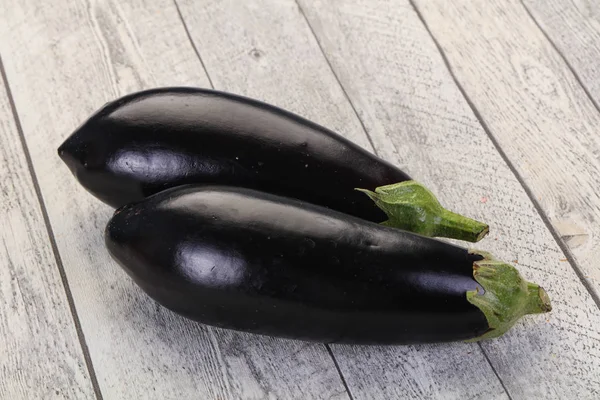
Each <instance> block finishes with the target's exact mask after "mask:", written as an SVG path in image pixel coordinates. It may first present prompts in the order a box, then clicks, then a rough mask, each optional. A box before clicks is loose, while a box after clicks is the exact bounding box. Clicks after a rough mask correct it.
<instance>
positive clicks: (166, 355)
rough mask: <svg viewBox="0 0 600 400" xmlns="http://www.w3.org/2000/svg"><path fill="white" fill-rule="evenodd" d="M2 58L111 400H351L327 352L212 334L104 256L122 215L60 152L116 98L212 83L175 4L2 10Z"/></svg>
mask: <svg viewBox="0 0 600 400" xmlns="http://www.w3.org/2000/svg"><path fill="white" fill-rule="evenodd" d="M0 53H1V54H2V55H3V57H4V61H5V66H6V71H7V75H8V79H9V81H10V84H11V87H12V90H13V93H14V98H15V102H16V107H17V110H18V113H19V116H20V118H21V120H22V124H23V130H24V133H25V136H26V141H27V144H28V147H29V149H30V152H31V158H32V160H33V164H34V169H35V171H36V174H37V175H38V177H39V182H40V186H41V191H42V194H43V197H44V202H45V204H46V206H47V209H48V214H49V218H50V221H51V224H52V229H53V230H54V232H55V235H56V241H57V245H58V248H59V250H60V253H61V256H62V259H63V261H64V265H65V270H66V274H67V277H68V282H69V285H70V288H71V290H72V293H73V297H74V300H75V304H76V309H77V311H78V314H79V316H80V320H81V324H82V328H83V331H84V334H85V338H86V341H87V343H88V345H89V349H90V354H91V358H92V361H93V364H94V367H95V370H96V372H97V376H98V381H99V385H100V388H101V391H102V393H103V396H104V398H105V399H111V400H112V399H127V400H130V399H161V400H162V399H206V400H212V399H215V400H216V399H228V400H229V399H238V398H240V399H257V400H262V399H292V398H293V399H321V398H326V399H340V400H341V399H347V398H348V395H347V393H346V391H345V389H344V387H343V384H342V381H341V379H340V377H339V374H338V372H337V370H336V368H335V365H334V363H333V361H332V359H331V357H330V356H329V354H328V352H327V350H326V349H325V347H324V346H321V345H317V344H306V343H301V342H294V341H285V340H276V339H270V338H264V337H259V336H253V335H248V334H241V333H236V332H231V331H223V330H219V329H211V328H207V327H204V326H202V325H199V324H195V323H192V322H189V321H187V320H184V319H183V318H181V317H178V316H176V315H174V314H172V313H171V312H169V311H166V310H165V309H163V308H161V307H159V306H158V305H156V304H155V303H154V302H151V301H150V300H149V299H148V298H147V297H146V296H145V295H144V294H143V293H142V292H141V290H139V289H138V288H137V287H135V286H134V284H133V283H132V282H131V280H130V279H129V278H128V277H127V276H126V274H125V273H124V272H123V271H122V270H121V269H120V268H119V267H118V266H117V264H116V263H114V262H113V261H111V260H110V258H109V256H108V254H107V252H106V250H105V248H104V243H103V237H102V235H103V230H104V226H105V223H106V221H107V220H108V219H109V217H110V215H111V212H112V211H111V210H110V209H109V208H108V207H107V206H104V205H101V203H100V202H99V201H98V200H96V199H94V198H93V197H92V196H91V195H89V194H88V193H86V192H85V190H84V189H82V188H81V187H80V186H79V185H78V184H77V183H76V181H75V179H74V178H73V177H72V176H71V175H70V173H69V172H68V170H67V168H66V167H65V166H64V165H62V163H61V161H60V159H59V158H58V156H57V154H56V148H57V147H58V146H59V144H60V143H61V142H62V141H63V140H64V139H65V138H66V137H67V135H68V134H70V132H71V131H72V130H73V129H75V128H76V127H77V126H78V125H79V124H80V123H81V122H82V121H83V120H84V119H85V118H87V116H89V115H90V113H92V112H93V111H94V110H96V109H97V108H99V107H100V106H101V105H102V104H103V103H104V102H106V101H109V100H112V99H114V98H115V97H117V96H120V95H122V94H125V93H126V92H130V91H134V90H139V89H142V88H148V87H151V86H166V85H196V86H207V85H208V80H207V78H206V76H205V74H204V72H203V69H202V66H201V64H200V62H199V60H198V59H197V57H196V55H195V53H194V51H193V49H192V47H191V45H190V43H189V41H188V39H187V36H186V34H185V30H184V28H183V26H182V24H181V22H180V20H179V17H178V14H177V11H176V8H175V6H174V3H172V2H171V1H142V0H131V1H127V2H122V1H117V0H115V1H108V0H107V1H93V0H92V1H90V2H87V1H83V0H79V1H58V2H40V1H35V0H24V1H20V2H12V1H0ZM7 140H8V139H7ZM10 140H13V141H16V137H13V138H11V139H10ZM15 207H17V206H15ZM23 211H24V212H28V210H27V208H23ZM15 229H19V228H15ZM20 229H22V228H20ZM35 254H37V253H31V254H30V255H29V256H28V257H31V260H32V262H30V263H28V264H29V265H28V267H29V268H33V267H37V268H39V264H40V262H36V259H35V258H34V256H35ZM60 294H61V295H62V292H60ZM67 339H69V338H67ZM67 339H65V340H67ZM0 387H1V385H0ZM71 390H74V389H71ZM33 398H38V397H33Z"/></svg>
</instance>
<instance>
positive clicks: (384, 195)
mask: <svg viewBox="0 0 600 400" xmlns="http://www.w3.org/2000/svg"><path fill="white" fill-rule="evenodd" d="M356 190H358V191H360V192H363V193H365V194H366V195H367V196H369V197H370V198H371V200H373V201H374V202H375V204H376V205H377V207H379V208H380V209H381V210H383V212H385V213H386V215H387V216H388V218H389V219H388V220H387V221H385V222H383V223H382V224H383V225H385V226H390V227H394V228H399V229H403V230H406V231H410V232H414V233H417V234H420V235H423V236H429V237H445V238H450V239H458V240H465V241H468V242H478V241H479V240H481V239H482V238H483V237H484V236H485V235H487V233H488V231H489V227H488V225H487V224H484V223H483V222H479V221H476V220H474V219H471V218H468V217H465V216H463V215H460V214H457V213H454V212H452V211H450V210H447V209H445V208H444V207H443V206H442V205H441V204H440V202H439V201H438V199H437V198H436V197H435V196H434V194H433V193H431V191H429V190H428V189H427V188H426V187H425V186H423V185H421V184H420V183H418V182H416V181H405V182H400V183H394V184H391V185H386V186H380V187H378V188H376V189H375V191H374V192H372V191H370V190H367V189H360V188H357V189H356Z"/></svg>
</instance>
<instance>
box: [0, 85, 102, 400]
mask: <svg viewBox="0 0 600 400" xmlns="http://www.w3.org/2000/svg"><path fill="white" fill-rule="evenodd" d="M0 205H1V206H0V226H1V227H2V229H0V398H1V399H14V400H19V399H23V400H25V399H65V398H69V399H92V398H94V391H93V388H92V384H91V380H90V376H89V374H88V370H87V367H86V365H85V361H84V357H83V352H82V349H81V346H80V344H79V341H78V338H77V333H76V331H75V325H74V323H73V317H72V316H71V312H70V310H69V305H68V303H67V297H66V294H65V290H64V288H63V285H62V281H61V278H60V273H59V269H58V267H57V265H56V262H55V259H54V255H53V253H52V248H51V246H50V243H49V241H48V233H47V231H46V225H45V223H44V218H43V216H42V212H41V209H40V203H39V201H38V198H37V195H36V193H35V190H34V186H33V183H32V180H31V175H30V173H29V169H28V166H27V161H26V159H25V155H24V154H23V148H22V146H21V142H20V141H19V136H18V133H17V129H16V126H15V121H14V119H13V115H12V112H11V108H10V105H9V102H8V98H7V97H6V87H5V86H4V83H3V81H2V80H1V78H0Z"/></svg>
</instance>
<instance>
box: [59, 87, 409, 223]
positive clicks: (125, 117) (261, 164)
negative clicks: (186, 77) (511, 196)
mask: <svg viewBox="0 0 600 400" xmlns="http://www.w3.org/2000/svg"><path fill="white" fill-rule="evenodd" d="M59 154H60V156H61V158H62V159H63V160H64V161H65V162H66V163H67V165H68V166H69V168H70V169H71V171H72V172H73V174H74V175H75V176H76V177H77V179H78V180H79V182H80V183H81V184H82V185H83V186H84V187H85V188H86V189H87V190H88V191H90V192H91V193H92V194H94V195H95V196H96V197H98V198H99V199H101V200H102V201H104V202H106V203H108V204H110V205H112V206H114V207H120V206H122V205H124V204H127V203H131V202H134V201H139V200H142V199H143V198H145V197H147V196H149V195H152V194H154V193H157V192H159V191H161V190H164V189H166V188H169V187H175V186H179V185H182V184H191V183H197V184H220V185H231V186H240V187H246V188H251V189H256V190H260V191H265V192H269V193H273V194H278V195H282V196H286V197H292V198H297V199H300V200H304V201H307V202H310V203H314V204H319V205H322V206H325V207H329V208H332V209H334V210H337V211H340V212H344V213H347V214H350V215H354V216H356V217H359V218H363V219H367V220H370V221H374V222H382V221H384V220H385V219H386V216H385V214H384V212H383V211H381V210H380V209H379V208H378V207H377V206H376V205H375V204H374V203H373V201H372V200H371V199H369V198H368V197H367V196H366V195H365V194H364V193H360V192H357V191H355V190H354V189H355V188H363V189H369V190H374V189H375V188H376V187H378V186H383V185H387V184H392V183H396V182H403V181H406V180H410V177H409V176H408V175H407V174H405V173H404V172H402V171H401V170H399V169H398V168H396V167H394V166H393V165H391V164H389V163H387V162H386V161H384V160H382V159H380V158H378V157H376V156H374V155H373V154H371V153H369V152H368V151H366V150H364V149H363V148H361V147H359V146H358V145H356V144H354V143H352V142H351V141H349V140H347V139H345V138H343V137H342V136H340V135H338V134H336V133H334V132H332V131H330V130H328V129H326V128H324V127H322V126H319V125H317V124H315V123H313V122H311V121H308V120H306V119H304V118H301V117H299V116H298V115H295V114H292V113H290V112H287V111H284V110H282V109H279V108H276V107H273V106H271V105H268V104H265V103H262V102H259V101H256V100H252V99H248V98H245V97H241V96H237V95H233V94H228V93H223V92H218V91H214V90H208V89H196V88H159V89H153V90H148V91H143V92H138V93H134V94H131V95H128V96H125V97H123V98H121V99H118V100H116V101H114V102H111V103H108V104H106V105H105V106H104V107H103V108H102V109H101V110H99V111H98V112H97V113H96V114H94V115H93V116H92V117H91V118H90V119H89V120H87V121H86V122H85V123H84V124H83V125H82V126H81V127H79V128H78V129H77V130H76V131H75V132H74V133H73V134H72V135H71V136H70V137H69V138H68V139H67V140H66V141H65V142H64V143H63V144H62V145H61V146H60V148H59Z"/></svg>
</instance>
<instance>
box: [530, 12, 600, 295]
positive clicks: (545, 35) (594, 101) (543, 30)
mask: <svg viewBox="0 0 600 400" xmlns="http://www.w3.org/2000/svg"><path fill="white" fill-rule="evenodd" d="M519 2H520V3H521V5H522V6H523V8H524V9H525V12H526V13H527V15H529V18H531V20H532V21H533V23H534V24H535V25H536V26H537V27H538V29H539V30H540V32H542V35H544V37H545V38H546V40H548V42H549V43H550V44H551V45H552V47H553V48H554V50H555V51H556V52H557V53H558V55H559V56H560V58H562V60H563V62H564V63H565V65H566V66H567V68H569V71H571V74H573V77H574V78H575V80H576V81H577V83H578V84H579V86H581V88H582V89H583V91H584V92H585V94H586V96H587V97H588V98H589V99H590V101H591V102H592V104H593V105H594V107H595V108H596V110H598V112H600V104H598V102H597V101H596V99H595V98H594V96H592V94H591V93H590V91H589V89H588V88H587V86H586V85H585V84H584V83H583V80H582V79H581V77H580V76H579V74H578V73H577V71H576V70H575V68H573V65H571V63H570V62H569V60H568V59H567V57H566V56H565V55H564V53H563V52H562V51H561V50H560V49H559V48H558V46H557V45H556V43H555V42H554V40H552V38H550V35H548V33H547V32H546V30H545V29H544V28H542V25H541V24H540V23H539V22H538V20H537V19H536V18H535V16H534V15H533V13H532V12H531V10H530V9H529V7H527V4H525V2H524V1H523V0H519ZM599 306H600V305H599Z"/></svg>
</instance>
